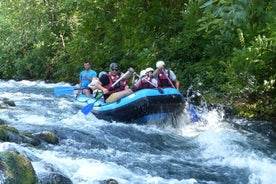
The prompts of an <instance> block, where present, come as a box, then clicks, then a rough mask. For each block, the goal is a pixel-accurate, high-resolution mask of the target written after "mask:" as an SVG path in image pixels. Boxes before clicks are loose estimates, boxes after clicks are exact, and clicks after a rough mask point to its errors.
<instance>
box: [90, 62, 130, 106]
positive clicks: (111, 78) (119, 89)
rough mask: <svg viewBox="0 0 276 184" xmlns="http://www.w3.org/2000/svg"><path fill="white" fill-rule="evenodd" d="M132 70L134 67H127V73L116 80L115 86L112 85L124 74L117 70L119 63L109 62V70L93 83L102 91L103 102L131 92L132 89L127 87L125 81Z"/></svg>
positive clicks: (114, 99) (115, 99) (112, 100)
mask: <svg viewBox="0 0 276 184" xmlns="http://www.w3.org/2000/svg"><path fill="white" fill-rule="evenodd" d="M133 72H134V69H133V68H132V67H130V68H129V69H128V74H127V75H126V76H125V77H124V78H123V79H121V80H120V81H119V82H117V84H116V85H115V86H112V85H113V84H114V83H115V82H116V81H117V80H118V79H120V78H121V76H123V75H124V74H123V73H121V72H119V65H118V64H117V63H111V64H110V66H109V72H108V73H107V74H103V75H102V76H101V77H100V78H99V81H98V82H97V83H96V84H95V87H96V88H97V89H99V90H101V91H102V92H103V97H104V100H105V102H114V101H117V100H119V99H121V98H122V97H125V96H127V95H129V94H131V93H133V91H132V90H131V89H130V88H128V85H127V81H126V79H128V78H129V77H130V76H131V75H132V73H133Z"/></svg>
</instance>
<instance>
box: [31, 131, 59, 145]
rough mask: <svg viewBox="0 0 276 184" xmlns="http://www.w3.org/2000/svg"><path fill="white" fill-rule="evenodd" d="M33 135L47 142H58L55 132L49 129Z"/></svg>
mask: <svg viewBox="0 0 276 184" xmlns="http://www.w3.org/2000/svg"><path fill="white" fill-rule="evenodd" d="M33 136H35V137H37V138H39V139H41V140H43V141H45V142H47V143H49V144H58V143H59V140H58V138H57V136H56V134H55V133H53V132H50V131H43V132H39V133H36V134H33Z"/></svg>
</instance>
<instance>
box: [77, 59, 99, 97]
mask: <svg viewBox="0 0 276 184" xmlns="http://www.w3.org/2000/svg"><path fill="white" fill-rule="evenodd" d="M83 66H84V69H85V70H83V71H81V72H80V74H79V80H80V87H81V89H82V93H84V94H85V95H86V96H88V97H89V96H90V94H92V93H93V91H92V90H91V89H90V88H89V87H88V85H89V83H90V82H91V81H92V80H93V78H94V77H97V72H95V71H94V70H92V69H91V66H90V62H89V61H85V62H84V63H83Z"/></svg>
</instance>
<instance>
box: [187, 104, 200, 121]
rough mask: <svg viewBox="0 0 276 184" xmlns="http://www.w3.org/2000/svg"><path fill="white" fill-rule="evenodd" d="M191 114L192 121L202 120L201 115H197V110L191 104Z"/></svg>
mask: <svg viewBox="0 0 276 184" xmlns="http://www.w3.org/2000/svg"><path fill="white" fill-rule="evenodd" d="M189 115H190V118H191V121H192V122H196V121H198V120H200V117H199V116H198V115H197V113H196V110H195V109H194V108H193V107H192V106H189Z"/></svg>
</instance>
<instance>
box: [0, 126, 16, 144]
mask: <svg viewBox="0 0 276 184" xmlns="http://www.w3.org/2000/svg"><path fill="white" fill-rule="evenodd" d="M0 140H2V141H11V142H18V140H20V135H19V132H18V130H17V129H16V128H13V127H9V126H7V125H0Z"/></svg>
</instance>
